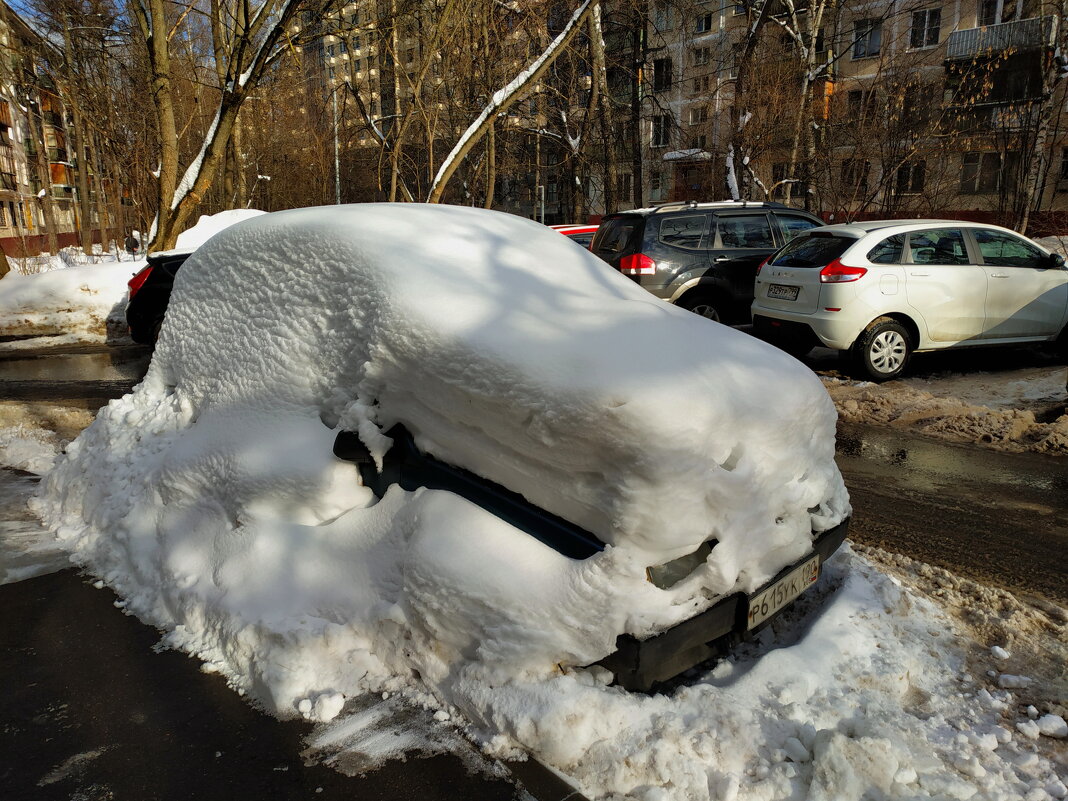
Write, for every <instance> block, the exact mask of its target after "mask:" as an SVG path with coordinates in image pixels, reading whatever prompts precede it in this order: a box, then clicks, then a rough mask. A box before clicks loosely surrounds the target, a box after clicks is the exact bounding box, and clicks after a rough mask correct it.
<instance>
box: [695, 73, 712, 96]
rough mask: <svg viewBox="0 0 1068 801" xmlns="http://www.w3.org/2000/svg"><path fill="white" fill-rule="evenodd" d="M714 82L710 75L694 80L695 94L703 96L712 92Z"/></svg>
mask: <svg viewBox="0 0 1068 801" xmlns="http://www.w3.org/2000/svg"><path fill="white" fill-rule="evenodd" d="M711 86H712V80H711V78H710V77H709V76H708V75H699V76H698V77H696V78H694V79H693V91H694V94H702V93H707V92H709V91H711V88H710V87H711Z"/></svg>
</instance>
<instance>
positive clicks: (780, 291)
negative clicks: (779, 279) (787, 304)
mask: <svg viewBox="0 0 1068 801" xmlns="http://www.w3.org/2000/svg"><path fill="white" fill-rule="evenodd" d="M797 292H798V287H796V286H783V285H782V284H768V297H769V298H778V299H779V300H797Z"/></svg>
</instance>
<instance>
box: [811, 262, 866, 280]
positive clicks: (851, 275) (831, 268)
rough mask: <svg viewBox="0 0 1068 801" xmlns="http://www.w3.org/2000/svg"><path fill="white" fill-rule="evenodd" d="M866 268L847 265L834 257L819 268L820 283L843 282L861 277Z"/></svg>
mask: <svg viewBox="0 0 1068 801" xmlns="http://www.w3.org/2000/svg"><path fill="white" fill-rule="evenodd" d="M867 272H868V270H867V269H866V268H864V267H847V266H846V265H844V264H842V262H840V261H838V259H835V260H834V261H832V262H831V263H830V264H828V265H827V266H826V267H824V268H823V269H822V270H820V283H821V284H844V283H847V282H849V281H856V280H858V279H860V278H862V277H863V276H864V275H865V274H866V273H867Z"/></svg>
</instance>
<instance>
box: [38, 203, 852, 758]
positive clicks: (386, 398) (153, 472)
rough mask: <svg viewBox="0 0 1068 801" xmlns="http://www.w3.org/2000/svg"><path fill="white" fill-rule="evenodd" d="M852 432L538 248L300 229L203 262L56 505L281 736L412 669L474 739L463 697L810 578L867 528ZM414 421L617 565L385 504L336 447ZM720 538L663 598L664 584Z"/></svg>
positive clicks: (83, 554) (490, 521)
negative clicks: (846, 477)
mask: <svg viewBox="0 0 1068 801" xmlns="http://www.w3.org/2000/svg"><path fill="white" fill-rule="evenodd" d="M834 421H835V416H834V410H833V406H832V404H831V402H830V400H829V398H828V396H827V394H826V392H825V391H824V390H823V388H822V387H821V385H820V383H819V381H818V380H817V379H816V378H815V377H814V376H813V375H812V374H811V373H810V372H809V371H808V370H807V369H805V368H804V367H802V366H801V365H800V364H799V363H797V362H796V361H794V360H793V359H791V358H789V357H788V356H786V355H784V354H782V353H780V352H779V351H777V350H776V349H774V348H771V347H769V346H766V345H764V344H763V343H760V342H758V341H757V340H755V339H752V338H750V337H747V336H745V335H743V334H739V333H737V332H735V331H733V330H731V329H728V328H725V327H722V326H718V325H716V324H712V323H709V322H708V321H706V320H703V319H701V318H699V317H697V316H695V315H692V314H690V313H688V312H684V311H682V310H679V309H676V308H674V307H671V306H668V305H666V304H663V303H661V302H659V301H656V300H655V299H652V298H650V297H649V296H648V294H647V293H645V292H644V291H643V290H642V289H641V288H640V287H638V286H637V285H635V284H634V283H632V282H631V281H629V280H628V279H626V278H624V277H622V276H621V275H619V274H618V273H616V272H614V271H612V270H610V269H608V268H607V267H606V266H605V265H604V264H603V263H602V262H600V261H599V260H598V259H596V258H595V257H594V256H593V255H592V254H590V253H588V252H587V251H584V250H582V249H580V248H578V247H576V246H575V245H574V244H573V243H572V242H570V241H569V240H567V239H566V238H565V237H561V236H560V235H559V234H558V233H556V232H554V231H552V230H550V229H547V228H544V227H542V226H540V225H538V224H536V223H533V222H530V221H527V220H523V219H520V218H517V217H512V216H509V215H504V214H499V213H494V212H487V211H482V210H472V209H463V208H451V207H440V206H418V205H400V204H395V205H363V206H351V207H340V208H338V207H333V208H327V209H303V210H295V211H289V212H280V213H276V214H270V215H263V216H259V217H257V218H255V219H252V220H247V221H244V222H240V223H238V224H236V225H234V226H233V227H231V228H228V229H227V230H226V231H224V232H222V233H219V234H217V235H216V236H214V237H213V238H211V240H210V241H208V242H207V243H206V244H205V245H204V246H203V247H201V248H200V249H199V250H198V251H197V252H196V253H195V254H194V255H193V256H192V257H190V259H189V261H187V262H186V264H185V266H184V267H183V269H182V271H181V272H180V273H179V274H178V277H177V280H176V285H175V291H174V295H173V298H172V300H171V305H170V309H169V311H168V316H167V319H166V322H165V324H164V327H163V331H162V333H161V336H160V341H159V344H158V347H157V350H156V354H155V357H154V359H153V362H152V365H151V368H150V370H149V372H148V375H147V376H146V378H145V380H144V381H143V382H142V383H141V384H140V385H139V386H138V387H137V388H136V389H135V391H134V392H133V393H132V394H130V395H128V396H126V397H125V398H122V399H121V400H118V401H114V402H112V403H111V404H109V406H108V407H106V408H105V409H104V410H103V411H102V412H101V414H100V415H99V417H98V418H97V420H96V421H95V422H94V423H93V425H92V426H90V427H89V428H88V429H87V430H86V431H85V432H84V433H83V435H82V436H81V437H79V439H78V440H76V441H75V442H74V443H72V444H71V445H70V446H69V447H68V449H67V453H66V455H65V456H63V457H61V458H60V460H59V462H58V464H57V467H56V468H55V470H54V471H53V472H52V473H51V474H50V475H49V477H48V478H47V480H46V481H45V482H44V484H43V487H42V491H41V494H40V497H39V501H38V509H39V511H40V512H41V513H42V515H43V516H44V517H45V518H46V520H47V521H48V522H49V523H50V524H51V525H52V526H53V527H55V528H56V529H57V531H58V534H59V537H60V539H61V540H62V541H63V542H64V544H65V545H66V546H67V547H68V548H69V549H70V550H71V552H72V554H73V558H74V559H75V560H76V561H78V562H80V563H82V564H85V565H87V566H88V567H89V568H90V569H91V570H92V571H93V572H95V573H97V574H99V575H101V576H102V577H104V578H105V579H106V581H107V582H108V583H109V584H111V585H112V586H113V587H115V588H116V589H117V590H118V591H119V592H120V593H121V594H122V595H123V596H124V597H125V598H126V599H127V602H128V608H129V609H130V610H131V611H133V612H134V613H135V614H137V615H138V616H140V617H142V618H143V619H145V620H147V621H150V622H152V623H154V624H156V625H158V626H160V627H162V628H165V629H167V630H168V631H169V632H170V635H169V639H170V642H171V643H173V644H174V645H177V646H180V647H182V648H185V649H187V650H190V651H192V652H194V653H197V654H199V655H200V656H201V657H203V658H205V659H206V660H208V661H209V662H211V663H213V664H214V665H215V666H216V667H217V668H218V669H220V670H222V671H224V672H225V673H227V674H228V675H229V676H230V678H231V680H232V681H233V682H234V683H235V685H236V686H238V687H239V688H240V689H242V690H246V691H250V692H252V693H253V694H254V695H255V696H256V697H257V698H258V699H260V700H261V701H263V702H264V703H265V704H266V705H267V706H268V707H269V708H271V709H273V710H275V711H277V712H279V713H280V714H283V715H285V714H294V713H296V712H297V711H298V710H299V711H300V712H303V713H304V714H306V715H307V716H309V717H317V718H323V719H325V718H330V717H332V716H333V715H335V714H337V711H338V710H339V709H340V706H341V700H342V699H343V697H344V696H347V695H350V694H354V693H358V692H361V691H364V690H366V689H367V688H369V687H371V688H373V687H376V686H382V685H383V683H386V682H389V681H395V680H397V677H398V676H403V677H408V676H412V675H418V676H420V677H421V679H422V682H423V683H424V684H425V685H426V686H428V687H430V688H431V689H432V690H433V692H434V693H435V694H436V695H437V696H438V697H439V698H440V699H442V700H445V701H447V702H449V703H453V704H456V705H458V706H460V707H461V708H462V709H467V710H468V712H469V713H471V712H472V710H473V708H474V707H473V706H472V704H471V701H470V699H471V689H470V688H471V687H472V686H480V685H486V686H488V685H490V684H494V685H499V684H501V683H502V682H511V681H515V680H518V679H519V678H520V677H524V678H525V679H526V680H533V679H535V678H537V677H539V676H546V675H549V674H551V673H554V672H555V671H557V670H558V666H559V665H564V666H567V665H582V664H588V663H591V662H594V661H596V660H597V659H599V658H601V657H602V656H604V655H605V654H607V653H609V652H610V651H611V650H613V648H614V643H615V639H616V636H617V635H618V634H620V633H622V632H628V633H631V634H634V635H636V636H639V637H642V636H647V635H649V634H651V633H655V632H657V631H660V630H663V629H665V628H667V627H670V626H672V625H674V624H675V623H677V622H679V621H681V620H684V619H687V618H689V617H691V616H692V615H693V614H695V613H697V612H699V611H701V610H703V609H704V608H707V607H708V606H710V605H711V604H712V603H714V601H715V600H716V599H718V598H719V597H721V596H722V595H724V594H726V593H728V592H732V591H735V590H743V591H750V590H753V589H755V588H757V587H758V586H759V585H761V584H762V583H763V582H764V581H766V580H767V579H768V578H770V577H771V576H773V575H774V574H775V573H776V572H777V571H778V570H779V569H781V568H782V567H783V566H784V565H786V564H789V563H791V562H793V561H794V560H796V559H798V558H800V557H801V556H803V555H804V554H805V553H806V552H807V551H808V550H809V549H810V547H811V539H812V531H813V530H816V531H822V530H825V529H827V528H830V527H831V526H833V525H835V524H836V523H838V522H839V521H840V520H841V519H842V518H843V517H844V516H845V515H846V514H848V512H849V506H848V500H847V497H846V493H845V490H844V487H843V484H842V481H841V477H840V475H839V473H838V470H837V468H836V467H835V464H834V460H833V455H834ZM396 422H403V423H404V424H405V425H406V426H407V427H408V428H409V429H410V430H411V431H412V432H413V434H414V435H415V437H416V441H417V443H418V444H419V446H420V447H421V448H423V449H424V450H426V451H428V452H429V453H431V454H434V455H435V456H437V457H439V458H441V459H443V460H445V461H447V462H450V463H453V464H456V465H460V466H462V467H465V468H468V469H470V470H473V471H474V472H476V473H479V474H480V475H483V476H486V477H488V478H491V479H492V480H495V481H497V482H499V483H501V484H504V485H505V486H507V487H509V488H511V489H513V490H515V491H518V492H521V493H522V494H523V495H525V496H526V497H527V498H529V499H530V500H531V501H533V502H534V503H536V504H538V505H540V506H542V507H544V508H546V509H548V510H550V511H553V512H555V513H556V514H559V515H561V516H564V517H567V518H569V519H571V520H572V521H574V522H576V523H578V524H580V525H582V526H584V527H586V528H587V529H589V530H590V531H592V532H594V533H595V534H597V535H598V536H599V537H601V538H602V539H603V540H604V541H605V542H607V543H610V544H611V546H612V547H609V548H607V549H606V551H605V552H604V553H602V554H599V555H597V556H595V557H591V558H590V559H588V560H585V561H581V562H579V561H573V560H570V559H567V558H565V557H563V556H561V555H559V554H557V553H556V552H555V551H552V550H551V549H549V548H547V547H546V546H544V545H542V544H541V543H539V542H537V541H536V540H533V539H532V538H530V537H529V536H527V535H525V534H522V533H521V532H518V531H516V530H515V529H513V528H512V527H510V526H509V525H507V524H505V523H503V522H502V521H500V520H498V519H497V518H495V517H493V516H491V515H489V514H487V513H486V512H484V511H483V510H481V509H479V508H478V507H476V506H473V505H472V504H470V503H468V502H466V501H464V500H462V499H460V498H458V497H457V496H454V495H452V494H450V493H445V492H436V491H425V490H424V491H417V492H414V493H406V492H404V491H401V490H400V489H399V488H393V489H391V490H390V491H389V492H388V493H387V494H386V496H385V497H384V498H383V499H381V500H380V501H379V500H376V499H375V498H374V497H373V495H372V494H371V493H370V491H369V490H367V489H365V488H363V487H361V486H360V485H359V478H358V474H357V472H356V470H355V468H354V467H353V466H352V465H349V464H346V463H342V462H339V461H338V460H337V459H335V458H334V457H333V456H332V454H331V445H332V443H333V439H334V437H335V434H336V430H337V429H338V428H345V429H349V430H356V431H358V432H360V434H361V437H362V438H363V440H364V442H365V443H366V444H367V445H368V446H369V448H370V449H371V450H372V452H374V453H375V454H377V455H381V454H382V453H383V452H384V451H385V450H386V448H387V447H388V445H389V441H388V440H387V439H386V438H385V437H384V436H383V435H382V434H381V433H380V432H382V431H385V430H388V429H389V428H390V427H391V426H392V425H393V424H394V423H396ZM810 510H811V511H810ZM712 538H714V539H716V540H718V541H719V545H718V546H717V547H716V548H715V550H714V551H713V555H712V558H711V559H710V560H709V561H708V563H707V564H706V565H704V566H703V567H701V568H699V569H698V570H697V571H696V572H695V573H694V574H692V575H691V576H690V577H689V578H687V579H685V580H684V581H683V582H681V583H680V584H679V585H676V587H674V588H672V589H671V590H669V591H664V590H660V589H657V588H656V587H654V586H653V585H652V584H650V583H649V582H647V581H646V580H645V570H646V568H647V567H649V566H650V565H653V564H657V563H661V562H664V561H667V560H670V559H673V558H676V557H678V556H681V555H684V554H687V553H689V552H691V551H693V550H695V549H696V548H697V547H698V546H699V545H700V544H701V543H703V542H705V541H706V540H709V539H712ZM465 698H466V699H468V700H467V701H466V702H465V700H464V699H465ZM520 739H523V738H520Z"/></svg>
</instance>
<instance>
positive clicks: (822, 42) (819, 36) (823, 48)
mask: <svg viewBox="0 0 1068 801" xmlns="http://www.w3.org/2000/svg"><path fill="white" fill-rule="evenodd" d="M823 31H824V29H823V28H820V29H819V30H818V31H816V52H817V53H826V52H827V40H826V38H825V36H824V33H823Z"/></svg>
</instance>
